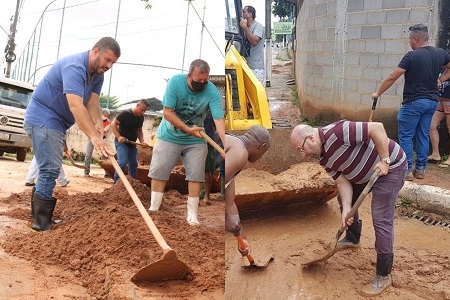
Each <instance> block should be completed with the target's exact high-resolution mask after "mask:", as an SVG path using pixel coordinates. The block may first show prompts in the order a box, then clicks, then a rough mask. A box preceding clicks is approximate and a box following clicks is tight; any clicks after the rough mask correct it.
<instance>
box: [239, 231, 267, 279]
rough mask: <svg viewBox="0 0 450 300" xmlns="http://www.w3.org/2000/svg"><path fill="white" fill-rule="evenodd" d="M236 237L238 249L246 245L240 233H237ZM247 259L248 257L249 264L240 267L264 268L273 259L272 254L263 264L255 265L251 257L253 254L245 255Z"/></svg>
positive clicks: (248, 268)
mask: <svg viewBox="0 0 450 300" xmlns="http://www.w3.org/2000/svg"><path fill="white" fill-rule="evenodd" d="M236 239H237V241H238V244H239V248H240V249H245V248H247V245H246V244H245V241H244V239H243V238H242V236H240V235H238V236H236ZM247 259H248V262H249V265H248V266H242V268H244V269H247V270H257V269H258V270H259V269H264V268H265V267H267V265H268V264H269V263H270V262H271V261H273V256H271V257H270V258H269V259H268V260H267V261H266V262H265V263H264V264H262V265H261V264H259V265H257V264H256V263H255V260H254V259H253V256H252V255H251V254H250V253H249V254H248V255H247Z"/></svg>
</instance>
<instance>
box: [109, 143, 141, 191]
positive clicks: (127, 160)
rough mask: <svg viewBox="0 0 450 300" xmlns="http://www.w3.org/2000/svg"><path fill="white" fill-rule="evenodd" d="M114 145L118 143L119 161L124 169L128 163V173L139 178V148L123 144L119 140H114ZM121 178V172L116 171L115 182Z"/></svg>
mask: <svg viewBox="0 0 450 300" xmlns="http://www.w3.org/2000/svg"><path fill="white" fill-rule="evenodd" d="M114 145H116V151H117V163H118V164H119V166H120V168H121V169H122V171H123V170H124V169H125V166H126V165H128V175H130V176H131V177H133V178H134V179H136V178H137V148H136V147H134V148H131V147H128V146H127V144H125V143H124V144H121V143H119V142H118V141H117V140H114ZM118 179H119V174H117V172H115V173H114V183H116V182H117V180H118Z"/></svg>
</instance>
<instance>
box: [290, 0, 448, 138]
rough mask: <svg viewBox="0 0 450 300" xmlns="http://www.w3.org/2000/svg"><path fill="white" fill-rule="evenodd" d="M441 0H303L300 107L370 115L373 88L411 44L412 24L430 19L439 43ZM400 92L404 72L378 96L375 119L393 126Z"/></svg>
mask: <svg viewBox="0 0 450 300" xmlns="http://www.w3.org/2000/svg"><path fill="white" fill-rule="evenodd" d="M440 1H445V0H303V1H302V0H299V1H298V4H299V7H300V10H299V14H298V18H297V23H296V39H297V42H296V51H295V54H294V61H295V73H296V74H295V75H296V78H297V91H298V94H299V102H300V106H301V109H302V113H303V114H304V115H306V116H308V117H310V118H320V119H323V120H327V121H334V120H337V119H340V118H347V119H350V120H368V117H369V114H370V109H371V105H372V100H371V94H372V93H373V92H374V91H375V90H376V89H377V88H378V87H379V85H380V84H381V81H382V79H383V78H385V76H387V75H388V74H389V73H390V72H392V70H393V69H394V68H395V67H396V66H397V65H398V63H399V62H400V60H401V58H402V57H403V55H404V54H405V53H406V52H407V51H409V50H410V47H409V44H408V40H407V38H408V35H409V31H408V27H409V26H411V25H413V24H417V23H425V24H427V25H428V26H429V32H430V38H431V39H430V44H431V45H435V43H436V32H437V31H438V26H439V24H438V13H437V12H436V10H437V7H438V5H439V2H440ZM447 1H448V0H447ZM300 4H301V5H300ZM402 92H403V76H402V78H400V79H399V80H397V82H396V83H395V84H394V85H393V86H392V87H391V88H390V89H389V90H388V91H387V92H385V94H383V96H382V97H381V98H380V100H379V102H378V103H379V105H378V107H377V111H376V113H375V115H376V119H377V120H379V121H382V122H384V123H385V124H386V123H392V124H388V126H387V127H392V128H390V131H391V132H396V120H395V116H396V114H397V112H398V109H399V108H400V104H401V100H402ZM390 125H392V126H390ZM388 130H389V128H388Z"/></svg>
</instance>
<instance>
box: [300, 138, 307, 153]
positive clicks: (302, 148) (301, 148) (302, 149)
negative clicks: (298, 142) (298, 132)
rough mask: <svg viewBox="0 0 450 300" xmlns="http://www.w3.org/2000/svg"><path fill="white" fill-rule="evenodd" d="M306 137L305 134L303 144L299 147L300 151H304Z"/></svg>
mask: <svg viewBox="0 0 450 300" xmlns="http://www.w3.org/2000/svg"><path fill="white" fill-rule="evenodd" d="M307 138H308V136H305V139H304V140H303V144H302V146H301V147H300V151H302V152H303V151H305V143H306V139H307Z"/></svg>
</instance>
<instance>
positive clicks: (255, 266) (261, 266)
mask: <svg viewBox="0 0 450 300" xmlns="http://www.w3.org/2000/svg"><path fill="white" fill-rule="evenodd" d="M200 135H201V137H202V138H203V139H205V140H206V141H207V142H208V143H209V144H210V145H211V146H212V147H213V148H214V149H216V150H217V152H219V153H220V154H221V155H222V157H225V151H224V150H223V149H222V147H220V146H219V145H218V144H217V143H216V142H214V140H213V139H211V138H210V137H209V136H208V135H207V134H206V133H205V132H204V131H200ZM235 236H236V239H237V241H238V244H239V249H242V250H245V249H247V244H246V243H245V241H244V239H243V238H242V236H241V235H240V234H237V235H235ZM247 259H248V262H249V265H248V266H247V265H245V266H242V268H244V269H264V268H265V267H267V265H268V264H269V263H270V262H271V261H273V256H271V257H270V258H269V259H268V260H267V261H266V262H265V263H264V264H256V263H255V260H254V259H253V256H252V255H251V254H250V253H249V254H247Z"/></svg>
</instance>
